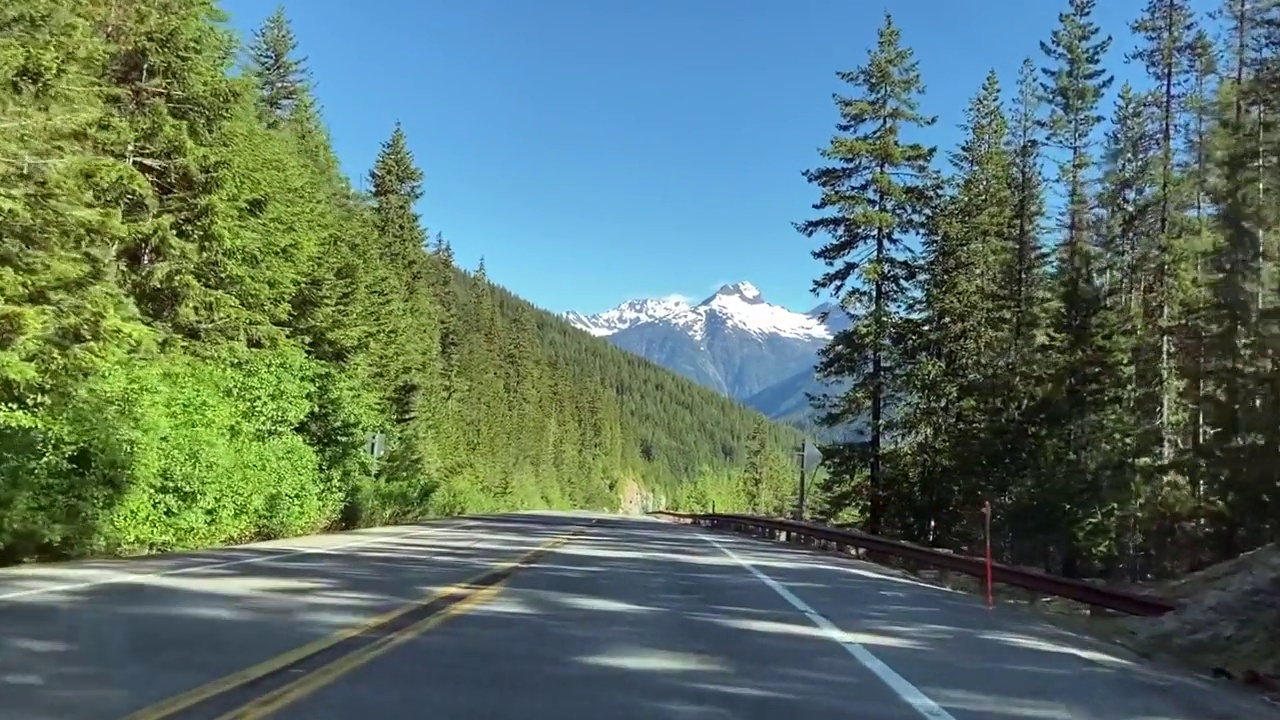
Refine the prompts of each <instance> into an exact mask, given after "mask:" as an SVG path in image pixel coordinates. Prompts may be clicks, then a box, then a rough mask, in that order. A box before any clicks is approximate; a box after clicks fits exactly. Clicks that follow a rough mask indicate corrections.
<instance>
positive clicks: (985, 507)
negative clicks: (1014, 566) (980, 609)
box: [982, 500, 996, 608]
mask: <svg viewBox="0 0 1280 720" xmlns="http://www.w3.org/2000/svg"><path fill="white" fill-rule="evenodd" d="M982 514H983V515H984V516H985V517H984V520H985V521H986V526H987V527H986V531H987V532H986V535H987V607H988V608H992V607H995V604H996V602H995V598H994V596H993V595H992V593H991V501H990V500H985V501H983V503H982Z"/></svg>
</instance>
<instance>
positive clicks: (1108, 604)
mask: <svg viewBox="0 0 1280 720" xmlns="http://www.w3.org/2000/svg"><path fill="white" fill-rule="evenodd" d="M650 514H651V515H666V516H668V517H674V518H680V519H682V520H687V521H689V522H693V523H697V524H699V525H703V526H708V527H725V528H728V529H729V530H733V531H736V532H741V531H743V530H745V529H748V528H750V529H756V530H765V531H768V532H773V533H786V534H787V535H791V536H794V537H799V538H810V539H813V540H820V541H824V542H829V543H834V544H836V545H838V546H849V547H856V548H860V549H862V550H865V551H868V552H872V553H881V554H884V555H892V556H895V557H898V558H901V559H903V560H906V561H908V562H911V563H915V564H918V565H927V566H932V567H936V568H940V569H944V570H951V571H954V572H959V573H963V574H965V575H972V576H973V577H977V578H980V579H985V578H987V577H988V573H990V578H991V580H992V582H995V583H1000V584H1004V585H1012V586H1014V587H1019V588H1023V589H1026V590H1031V591H1033V592H1037V593H1043V594H1045V595H1055V596H1057V597H1061V598H1066V599H1068V600H1075V601H1076V602H1080V603H1084V604H1086V605H1090V606H1092V607H1100V608H1106V609H1108V610H1114V611H1116V612H1120V613H1125V614H1127V615H1141V616H1146V617H1155V616H1159V615H1164V614H1165V613H1167V612H1171V611H1173V610H1174V609H1176V606H1175V605H1174V604H1173V603H1171V602H1169V601H1168V600H1165V599H1163V598H1159V597H1153V596H1150V595H1139V594H1136V593H1129V592H1122V591H1119V590H1111V589H1107V588H1102V587H1098V586H1097V585H1092V584H1090V583H1087V582H1084V581H1081V580H1070V579H1068V578H1061V577H1056V576H1054V575H1050V574H1048V573H1043V572H1039V571H1036V570H1030V569H1027V568H1018V567H1013V566H1011V565H1003V564H1001V563H995V562H993V563H991V564H990V567H988V564H987V561H986V560H984V559H982V558H976V557H969V556H967V555H956V554H954V553H950V552H946V551H943V550H935V549H933V548H927V547H923V546H921V545H913V544H911V543H906V542H901V541H898V540H889V539H887V538H882V537H877V536H875V535H868V534H866V533H863V532H859V531H857V530H849V529H845V528H834V527H830V526H827V525H818V524H816V523H809V522H801V521H798V520H784V519H781V518H764V517H754V516H751V515H731V514H723V513H704V514H695V513H676V512H666V511H656V512H653V513H650Z"/></svg>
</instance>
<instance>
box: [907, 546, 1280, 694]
mask: <svg viewBox="0 0 1280 720" xmlns="http://www.w3.org/2000/svg"><path fill="white" fill-rule="evenodd" d="M919 575H920V576H921V579H925V580H928V581H931V582H935V583H939V584H943V585H946V586H947V587H950V588H952V589H955V590H962V591H965V592H974V593H978V592H982V583H981V582H980V581H979V580H978V579H977V578H971V577H967V576H956V575H954V574H947V575H945V576H942V577H939V575H938V573H936V572H931V571H924V572H921V573H920V574H919ZM1128 589H1133V590H1140V591H1144V592H1150V593H1153V594H1155V595H1158V596H1160V597H1164V598H1168V599H1170V600H1172V601H1174V602H1175V603H1177V605H1178V609H1177V610H1175V611H1174V612H1171V613H1169V614H1167V615H1164V616H1161V617H1155V618H1143V617H1129V616H1117V615H1114V614H1109V613H1099V612H1091V611H1090V609H1089V607H1088V606H1086V605H1083V604H1080V603H1076V602H1072V601H1069V600H1063V599H1061V598H1046V597H1031V596H1030V595H1029V594H1028V593H1027V592H1025V591H1022V590H1019V589H1017V588H1010V587H1003V586H999V585H997V586H996V588H995V594H996V599H997V602H1001V603H1003V602H1016V603H1028V604H1030V605H1033V606H1034V607H1035V608H1036V609H1037V610H1039V611H1041V612H1043V613H1044V614H1045V616H1046V617H1048V618H1049V619H1050V620H1053V621H1055V622H1060V623H1066V624H1068V625H1069V626H1070V627H1071V628H1072V629H1076V630H1084V631H1086V632H1088V633H1090V634H1093V635H1095V636H1098V637H1100V638H1102V639H1105V640H1109V641H1112V642H1115V643H1118V644H1120V645H1123V646H1124V647H1127V648H1129V649H1130V650H1133V651H1135V652H1137V653H1139V654H1141V655H1144V656H1146V657H1150V658H1158V659H1162V660H1168V661H1172V662H1176V663H1178V664H1180V665H1184V666H1186V667H1188V668H1191V669H1195V670H1197V671H1199V672H1204V673H1208V674H1211V675H1213V676H1215V677H1219V678H1224V679H1232V680H1237V681H1240V682H1244V683H1246V684H1248V685H1251V686H1254V687H1257V688H1259V689H1260V690H1262V691H1263V692H1265V693H1266V694H1267V695H1268V696H1269V697H1272V698H1273V699H1275V700H1278V701H1280V545H1270V546H1267V547H1263V548H1259V549H1257V550H1254V551H1252V552H1249V553H1245V554H1244V555H1241V556H1240V557H1238V558H1236V559H1234V560H1229V561H1227V562H1223V563H1219V564H1217V565H1214V566H1212V567H1209V568H1206V569H1204V570H1202V571H1200V572H1196V573H1192V574H1190V575H1186V576H1184V577H1181V578H1178V579H1177V580H1171V581H1166V582H1161V583H1151V584H1149V585H1148V584H1144V585H1142V586H1140V587H1131V588H1128Z"/></svg>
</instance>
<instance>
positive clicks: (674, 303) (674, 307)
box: [564, 298, 689, 337]
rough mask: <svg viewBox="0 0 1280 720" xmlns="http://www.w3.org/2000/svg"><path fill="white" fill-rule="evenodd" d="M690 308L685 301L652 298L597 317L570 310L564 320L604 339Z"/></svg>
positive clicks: (637, 301) (626, 303) (631, 302)
mask: <svg viewBox="0 0 1280 720" xmlns="http://www.w3.org/2000/svg"><path fill="white" fill-rule="evenodd" d="M688 308H689V303H687V302H685V301H684V300H683V299H679V298H672V299H658V298H650V299H646V300H628V301H626V302H624V303H622V304H621V305H619V306H618V307H616V308H613V309H612V310H606V311H605V312H602V313H599V314H596V315H583V314H582V313H577V312H573V311H572V310H570V311H569V312H567V313H565V314H564V319H565V320H568V321H569V324H570V325H573V326H574V327H576V328H579V329H581V330H586V331H587V332H589V333H591V334H592V335H595V336H596V337H602V336H605V335H612V334H614V333H616V332H619V331H621V330H626V329H627V328H629V327H632V326H635V325H639V324H641V323H646V322H649V321H650V320H656V319H658V318H660V317H665V316H667V315H670V314H671V313H673V312H676V311H679V310H687V309H688Z"/></svg>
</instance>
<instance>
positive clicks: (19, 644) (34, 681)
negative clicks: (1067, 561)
mask: <svg viewBox="0 0 1280 720" xmlns="http://www.w3.org/2000/svg"><path fill="white" fill-rule="evenodd" d="M433 598H434V599H433ZM265 717H273V718H278V719H280V720H339V719H341V720H346V719H348V718H357V719H358V720H403V719H407V718H431V719H432V720H489V719H493V720H504V719H507V718H511V719H513V720H515V719H520V720H525V719H529V720H540V719H543V718H545V719H547V720H578V719H582V720H587V719H590V720H599V718H602V717H604V718H608V719H609V720H633V719H634V720H639V719H641V718H645V719H649V718H652V719H654V720H661V719H665V718H673V719H681V718H689V719H695V718H696V719H698V720H704V719H705V720H712V719H715V720H720V719H725V720H727V719H730V718H734V719H738V718H741V719H750V720H806V719H808V718H815V719H827V718H857V719H859V720H918V719H919V718H930V719H932V720H950V719H955V720H979V719H993V720H1003V719H1005V718H1030V719H1033V720H1058V719H1061V720H1218V719H1222V720H1269V719H1271V718H1280V711H1277V710H1276V709H1275V708H1273V707H1272V706H1270V705H1267V704H1265V703H1263V702H1262V701H1260V700H1258V699H1256V698H1254V697H1252V696H1250V695H1248V694H1247V693H1246V692H1244V691H1242V690H1239V689H1237V688H1235V687H1234V686H1231V685H1227V684H1224V683H1221V682H1212V681H1208V680H1203V679H1198V678H1195V677H1193V676H1190V675H1186V674H1181V673H1176V672H1172V671H1168V670H1164V669H1160V668H1156V667H1154V666H1151V665H1148V664H1145V663H1143V662H1141V661H1139V660H1137V659H1135V658H1134V657H1132V656H1129V655H1128V654H1126V653H1124V652H1123V651H1121V650H1118V649H1116V648H1113V647H1111V646H1108V645H1105V644H1103V643H1101V642H1098V641H1094V640H1090V639H1086V638H1083V637H1080V636H1076V635H1073V634H1070V633H1067V632H1066V631H1064V630H1061V629H1058V628H1056V627H1054V626H1051V625H1049V624H1047V623H1045V622H1044V621H1042V620H1039V619H1037V618H1036V617H1035V616H1034V615H1033V614H1032V613H1031V612H1030V611H1028V610H1025V609H1021V608H1017V607H997V608H996V609H994V610H988V609H987V608H986V607H984V606H983V604H982V602H981V599H980V598H974V597H970V596H967V595H963V594H959V593H954V592H950V591H946V590H942V589H937V588H932V587H928V586H925V585H922V584H919V583H916V582H914V581H911V580H909V579H906V578H904V577H901V576H899V575H896V574H892V573H885V572H883V571H880V570H877V568H876V567H875V566H871V565H866V564H862V563H859V562H857V561H855V560H852V559H843V558H834V557H831V556H828V555H823V554H819V553H812V552H808V551H804V550H801V549H794V548H789V547H785V546H781V545H779V544H776V543H766V542H763V541H757V540H752V539H749V538H742V537H737V536H732V535H727V534H722V533H713V532H711V531H707V530H701V529H697V528H693V527H689V526H683V525H676V524H670V523H666V522H662V521H658V520H652V519H648V518H622V517H617V516H606V515H591V514H553V513H545V514H521V515H508V516H495V517H487V518H472V519H466V518H463V519H454V520H447V521H440V522H436V523H427V524H423V525H420V526H411V527H398V528H379V529H376V530H369V531H359V532H355V533H344V534H341V535H325V536H315V537H310V538H304V539H292V540H281V541H274V542H270V543H261V544H258V545H254V546H249V547H245V548H237V549H227V550H219V551H209V552H205V553H195V554H188V555H177V556H157V557H148V558H141V559H133V560H120V561H102V562H77V563H67V564H52V565H42V566H30V567H20V568H10V569H7V570H3V571H0V718H3V719H4V720H8V719H9V718H13V719H14V720H118V719H122V718H128V720H162V719H164V720H196V719H203V720H215V719H216V720H232V719H240V720H248V719H250V718H265Z"/></svg>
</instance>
